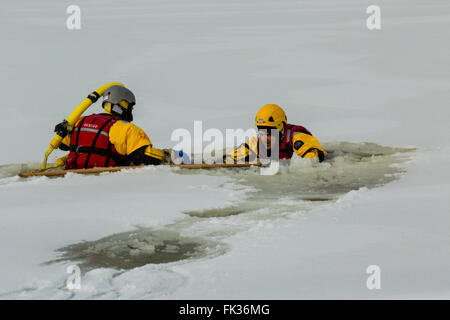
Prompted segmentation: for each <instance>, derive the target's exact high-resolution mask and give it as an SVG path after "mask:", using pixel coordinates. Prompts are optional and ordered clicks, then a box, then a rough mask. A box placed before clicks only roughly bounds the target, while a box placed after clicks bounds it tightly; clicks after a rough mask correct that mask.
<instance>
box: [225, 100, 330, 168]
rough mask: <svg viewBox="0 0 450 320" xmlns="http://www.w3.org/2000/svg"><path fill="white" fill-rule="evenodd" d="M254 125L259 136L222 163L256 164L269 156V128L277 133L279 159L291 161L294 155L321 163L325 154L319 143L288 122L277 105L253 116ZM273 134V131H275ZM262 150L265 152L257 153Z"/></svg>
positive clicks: (270, 132)
mask: <svg viewBox="0 0 450 320" xmlns="http://www.w3.org/2000/svg"><path fill="white" fill-rule="evenodd" d="M255 125H256V127H257V128H258V136H259V139H261V143H259V139H258V138H256V137H250V139H249V141H248V142H247V143H244V144H242V145H241V146H239V147H238V148H237V149H235V150H234V151H232V152H231V153H229V154H227V155H225V156H224V162H226V163H235V162H238V161H239V162H249V161H255V160H256V159H257V158H259V157H260V156H261V155H266V156H267V157H270V155H271V151H272V150H271V148H272V142H273V141H272V135H271V134H272V129H276V130H277V131H278V136H279V141H278V146H279V150H278V151H279V159H290V158H291V157H292V156H294V155H296V156H299V157H301V158H306V159H314V158H317V159H318V160H319V161H320V162H322V161H323V160H324V159H325V157H326V155H327V152H326V151H325V150H324V149H323V148H322V146H321V145H320V143H319V141H318V140H317V138H316V137H314V136H313V135H312V134H311V132H309V131H308V130H307V129H306V128H304V127H303V126H299V125H293V124H289V123H287V117H286V113H285V112H284V110H283V109H282V108H281V107H280V106H279V105H276V104H267V105H265V106H263V107H262V108H261V109H260V110H259V111H258V113H257V114H256V119H255ZM277 131H275V132H277ZM260 148H263V149H265V150H260Z"/></svg>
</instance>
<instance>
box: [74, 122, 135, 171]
mask: <svg viewBox="0 0 450 320" xmlns="http://www.w3.org/2000/svg"><path fill="white" fill-rule="evenodd" d="M119 120H120V118H119V117H117V116H114V115H108V114H93V115H90V116H87V117H85V118H83V119H82V120H81V121H80V122H79V123H78V125H77V126H76V127H75V129H74V130H73V131H72V136H71V138H70V153H69V157H68V158H67V163H66V169H83V168H85V169H87V168H95V167H115V166H126V165H129V164H130V162H129V161H128V160H127V158H126V157H124V156H122V155H120V154H119V153H118V152H117V150H116V148H115V147H114V145H113V144H112V143H111V142H110V141H109V130H110V129H111V127H112V126H113V124H114V123H116V122H117V121H119Z"/></svg>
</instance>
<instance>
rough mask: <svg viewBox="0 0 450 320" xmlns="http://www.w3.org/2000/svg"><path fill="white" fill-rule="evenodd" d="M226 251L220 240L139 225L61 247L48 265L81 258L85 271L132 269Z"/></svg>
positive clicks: (82, 267)
mask: <svg viewBox="0 0 450 320" xmlns="http://www.w3.org/2000/svg"><path fill="white" fill-rule="evenodd" d="M223 250H224V248H223V246H222V245H220V244H218V243H214V242H212V241H206V240H202V239H199V238H193V237H192V238H191V237H182V236H180V235H179V233H177V232H175V231H170V230H152V229H147V228H139V229H137V230H134V231H130V232H123V233H118V234H114V235H111V236H108V237H105V238H102V239H99V240H96V241H85V242H81V243H77V244H73V245H69V246H67V247H64V248H61V249H58V250H57V251H58V252H60V253H61V255H60V257H59V258H58V259H56V260H52V261H49V262H47V264H50V263H56V262H61V261H80V262H81V263H80V264H79V266H80V268H81V269H82V270H83V272H86V271H89V270H91V269H95V268H114V269H132V268H136V267H140V266H144V265H146V264H159V263H169V262H175V261H181V260H185V259H193V258H200V257H203V256H206V255H210V254H214V253H215V252H218V251H223Z"/></svg>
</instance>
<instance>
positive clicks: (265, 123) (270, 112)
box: [255, 104, 287, 131]
mask: <svg viewBox="0 0 450 320" xmlns="http://www.w3.org/2000/svg"><path fill="white" fill-rule="evenodd" d="M286 123H287V117H286V113H285V112H284V110H283V109H282V108H281V107H280V106H279V105H277V104H266V105H265V106H264V107H262V108H261V109H259V111H258V113H257V114H256V119H255V126H257V127H270V128H277V129H278V131H281V130H283V127H284V125H285V124H286Z"/></svg>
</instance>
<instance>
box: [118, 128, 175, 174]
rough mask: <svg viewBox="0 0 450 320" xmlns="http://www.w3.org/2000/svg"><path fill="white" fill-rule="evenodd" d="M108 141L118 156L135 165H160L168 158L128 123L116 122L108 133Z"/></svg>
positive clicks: (167, 155) (142, 132)
mask: <svg viewBox="0 0 450 320" xmlns="http://www.w3.org/2000/svg"><path fill="white" fill-rule="evenodd" d="M109 140H110V141H111V143H112V144H113V145H114V147H115V148H116V150H117V152H118V153H119V154H121V155H124V156H127V157H128V158H129V159H130V160H131V161H132V162H133V164H135V165H141V164H144V165H150V164H161V163H163V162H165V161H167V159H168V157H170V154H167V153H166V152H164V151H162V150H160V149H158V148H155V147H153V145H152V142H151V141H150V139H149V138H148V136H147V134H146V133H145V132H144V130H142V129H141V128H139V127H138V126H136V125H134V124H132V123H130V122H125V121H117V122H116V123H115V124H114V125H113V126H112V127H111V129H110V131H109Z"/></svg>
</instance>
